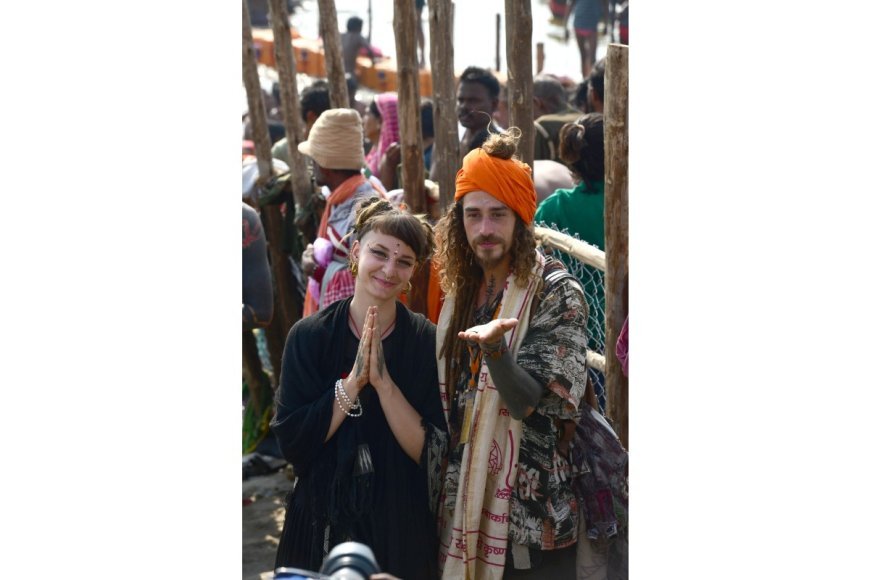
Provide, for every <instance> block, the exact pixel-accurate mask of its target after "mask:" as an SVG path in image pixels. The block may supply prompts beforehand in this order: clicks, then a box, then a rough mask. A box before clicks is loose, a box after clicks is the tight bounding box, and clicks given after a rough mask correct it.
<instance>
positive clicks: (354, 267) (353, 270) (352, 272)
mask: <svg viewBox="0 0 870 580" xmlns="http://www.w3.org/2000/svg"><path fill="white" fill-rule="evenodd" d="M347 269H348V270H350V275H351V276H353V277H354V278H356V275H357V273H358V271H359V267H358V266H357V265H356V262H355V261H353V260H351V261H350V264H348V267H347Z"/></svg>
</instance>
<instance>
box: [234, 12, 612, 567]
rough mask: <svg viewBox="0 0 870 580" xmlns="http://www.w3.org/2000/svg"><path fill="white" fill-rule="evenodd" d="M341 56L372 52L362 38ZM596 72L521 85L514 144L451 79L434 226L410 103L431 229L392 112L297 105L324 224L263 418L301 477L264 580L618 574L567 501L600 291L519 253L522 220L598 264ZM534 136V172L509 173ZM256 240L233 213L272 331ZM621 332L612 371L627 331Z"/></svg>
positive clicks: (491, 111) (607, 544) (527, 249)
mask: <svg viewBox="0 0 870 580" xmlns="http://www.w3.org/2000/svg"><path fill="white" fill-rule="evenodd" d="M419 4H422V3H418V5H419ZM578 4H579V3H578ZM577 10H578V9H577V8H576V7H575V3H574V2H573V1H572V2H569V13H571V14H574V13H575V12H576V11H577ZM577 18H579V17H578V16H575V20H574V23H575V29H576V27H577V22H578V21H577ZM358 21H359V19H358V18H356V19H351V22H348V26H347V28H348V31H349V32H350V33H354V32H355V33H357V34H358V32H359V30H360V28H361V22H358ZM580 36H582V35H580V33H579V32H578V43H579V42H580ZM596 38H597V36H596ZM344 46H351V47H352V48H351V49H349V50H353V51H359V50H363V51H370V50H371V49H370V47H368V46H367V44H366V43H364V42H360V41H359V39H358V38H356V37H354V39H349V40H348V41H347V42H346V43H344ZM581 50H582V48H581ZM421 52H423V51H422V49H421ZM354 54H355V53H354ZM593 54H594V52H593ZM421 58H423V57H422V56H421ZM584 62H585V61H584ZM587 68H588V70H587ZM604 74H605V67H604V61H599V62H597V63H594V62H592V63H589V66H588V67H586V66H585V64H584V74H583V77H582V79H581V80H580V82H578V83H572V82H569V81H568V80H567V79H563V78H558V77H555V76H552V75H539V76H538V77H536V78H535V79H534V87H533V95H534V101H533V105H534V116H535V133H534V135H530V136H528V135H522V133H521V132H520V131H519V130H518V129H516V128H513V127H509V126H508V122H507V117H506V111H505V108H504V106H505V105H506V102H505V101H504V100H503V99H502V98H501V95H502V94H503V91H504V87H502V86H501V85H500V83H499V81H498V79H497V77H496V76H495V75H494V74H493V73H492V72H491V71H488V70H486V69H483V68H480V67H474V66H472V67H468V68H467V69H466V70H464V71H463V72H462V74H461V75H460V76H459V78H458V82H457V92H456V112H457V117H458V121H459V123H460V125H461V137H460V141H459V150H460V154H461V159H462V167H461V169H460V170H459V171H458V173H457V174H456V176H455V184H456V191H455V195H454V198H453V200H452V204H450V205H449V207H448V209H447V211H446V213H444V214H443V215H440V211H439V210H438V208H439V192H438V188H437V185H435V184H434V183H433V182H434V180H435V179H436V178H437V176H438V171H439V167H438V159H437V156H434V155H433V154H432V151H434V145H433V141H434V129H433V127H434V122H435V120H434V119H433V118H432V103H431V101H428V100H424V101H423V102H422V103H421V113H422V114H421V117H422V118H421V129H422V135H423V138H424V151H423V154H424V162H425V163H424V166H425V170H426V174H427V178H428V179H427V181H426V190H427V194H428V200H429V202H430V205H429V209H430V211H429V212H428V213H427V215H412V214H411V213H410V212H409V211H408V209H407V208H406V207H405V205H404V204H403V203H402V193H401V179H400V174H401V172H400V171H399V167H400V165H401V147H400V145H399V140H400V136H399V118H398V107H399V101H398V95H397V94H396V93H391V92H387V93H381V94H377V95H376V96H375V97H374V98H373V99H371V100H370V101H369V102H365V103H361V102H359V101H358V100H357V99H355V98H354V101H353V104H352V106H351V107H350V108H331V107H330V104H329V86H328V85H327V84H326V83H325V82H317V83H314V84H311V85H310V86H308V87H306V88H305V89H304V90H303V91H302V93H301V95H300V103H301V107H300V111H301V115H302V121H303V122H304V126H305V131H304V141H303V142H301V143H300V144H299V147H298V153H301V154H302V155H304V156H305V157H306V160H307V162H308V164H309V167H310V171H311V175H310V177H311V179H312V181H313V183H314V184H316V185H317V188H318V189H316V193H315V195H316V196H322V197H323V198H324V204H323V205H324V207H323V210H322V212H321V214H320V217H319V221H318V223H317V228H316V232H315V236H314V238H313V239H312V240H310V243H309V244H308V245H307V247H306V249H305V251H304V252H303V253H302V257H301V260H300V263H299V266H300V269H301V271H302V273H303V275H304V276H305V279H306V280H307V290H306V295H305V301H304V309H303V312H302V318H301V319H300V320H299V321H298V322H297V323H296V324H294V325H293V327H292V328H291V330H290V333H289V335H288V336H287V338H286V343H285V345H284V351H283V359H282V365H281V372H280V384H279V385H278V388H277V392H276V393H275V408H274V417H273V419H272V421H271V430H272V432H273V433H274V435H275V436H276V438H277V442H278V445H279V447H280V451H281V453H282V454H283V456H284V457H285V458H286V460H287V461H288V462H290V463H291V464H292V465H293V467H294V470H295V474H296V476H297V481H296V484H295V487H294V490H293V491H292V492H291V493H290V494H289V495H288V498H287V501H286V516H285V520H284V528H283V531H282V534H281V538H280V543H279V546H278V550H277V556H276V562H275V566H276V568H278V567H295V568H303V569H309V570H317V569H318V568H319V567H320V564H321V562H322V561H323V558H324V556H325V555H326V554H327V553H328V552H329V550H330V549H331V548H333V547H334V546H336V545H338V544H340V543H342V542H344V541H348V540H353V541H358V542H362V543H364V544H366V545H368V546H369V547H371V549H372V551H373V553H374V554H375V556H376V559H377V561H378V563H379V564H380V566H381V568H382V569H383V570H385V571H387V572H389V573H390V574H392V575H395V576H396V577H400V578H407V579H411V578H415V579H416V578H502V577H504V578H525V577H536V578H584V579H586V578H610V579H615V578H627V556H626V549H625V547H626V546H627V536H626V530H625V529H619V530H618V531H614V533H613V534H612V535H611V536H609V537H599V536H597V532H596V534H593V533H592V531H591V529H592V528H593V526H592V525H591V524H589V522H590V517H592V516H591V515H590V514H593V513H597V511H596V510H600V509H602V506H589V505H586V503H585V502H584V501H583V500H582V498H581V495H580V493H579V491H578V489H579V488H578V486H577V483H576V480H577V478H578V477H579V475H580V474H581V473H582V471H583V470H584V469H588V466H587V465H585V464H578V462H577V461H575V460H574V459H573V457H575V455H572V453H571V452H570V450H571V449H572V448H573V447H574V446H576V445H578V444H579V443H578V441H579V440H578V438H577V435H576V433H575V429H576V427H577V424H578V420H579V417H580V411H581V408H582V406H583V405H586V404H593V405H596V406H597V407H598V408H603V404H602V403H603V401H602V400H600V397H601V396H602V393H597V394H598V395H599V401H598V403H597V404H596V403H595V398H594V397H590V393H591V389H592V382H591V381H590V380H589V375H590V372H591V369H590V368H589V367H588V365H587V349H592V350H598V351H599V352H600V351H601V350H600V349H601V348H602V346H603V345H600V344H594V341H593V340H591V339H590V337H589V335H588V332H587V324H588V322H589V316H590V311H589V307H588V301H589V300H590V299H591V298H592V297H593V294H594V293H601V292H602V291H603V290H602V289H600V288H594V287H588V286H584V284H582V283H581V282H580V281H578V280H577V279H576V278H575V277H574V276H573V275H572V274H571V273H570V272H569V271H568V270H567V269H566V268H565V265H564V264H563V261H562V260H560V259H559V258H560V257H561V256H560V255H559V254H558V253H554V254H548V253H547V252H545V251H543V250H542V249H541V248H540V247H537V246H536V242H535V238H534V235H533V227H534V226H535V224H536V223H537V224H542V225H545V226H547V227H554V228H557V229H562V230H565V231H569V232H570V233H572V234H573V235H575V236H577V237H578V238H580V239H583V240H585V241H587V242H588V243H590V244H593V245H595V246H598V247H599V248H601V249H602V250H603V249H604V240H605V238H604V215H603V214H604V117H603V99H604ZM348 82H349V86H353V83H354V82H355V79H353V78H349V79H348ZM529 138H532V139H534V141H535V159H534V161H533V162H532V163H531V164H527V163H523V162H522V161H520V160H519V159H518V158H517V155H516V151H517V145H518V143H519V142H520V140H521V139H529ZM273 143H274V144H273V147H272V151H271V153H272V156H273V159H275V160H281V161H283V162H286V163H289V156H290V155H291V154H293V153H294V152H291V151H288V146H287V141H286V139H280V138H278V137H277V136H276V137H275V138H274V139H273ZM430 180H431V181H430ZM261 231H262V226H261V224H260V222H259V220H258V219H257V215H256V211H255V210H254V209H253V208H252V207H250V206H248V205H243V252H244V256H245V260H244V263H243V270H244V271H245V272H244V274H243V285H244V292H243V308H242V313H243V329H246V330H247V329H251V328H255V327H258V326H260V327H261V326H263V325H265V324H268V319H269V318H271V316H272V307H271V298H272V288H271V283H270V282H269V280H268V265H267V254H266V251H265V245H264V242H263V239H262V235H261ZM422 268H427V269H430V281H432V284H431V285H430V291H432V292H434V296H433V297H430V301H429V304H430V308H429V309H428V311H427V312H423V313H419V312H414V311H412V310H411V309H410V308H409V306H408V296H409V295H410V293H411V288H412V286H411V283H412V278H414V276H415V274H416V273H417V272H419V271H420V270H421V269H422ZM249 269H250V271H248V270H249ZM264 272H265V275H264ZM432 288H434V290H432ZM432 298H434V304H435V307H434V308H433V307H432V306H431V305H432V304H433V299H432ZM594 298H595V299H596V300H602V299H603V296H597V295H596V296H594ZM266 302H269V305H268V306H267V305H266V304H265V303H266ZM624 334H625V336H624V337H620V345H621V346H620V348H621V350H620V352H619V355H620V360H621V361H623V360H624V364H623V368H624V369H625V372H626V374H627V323H626V327H625V332H624ZM587 524H589V525H587Z"/></svg>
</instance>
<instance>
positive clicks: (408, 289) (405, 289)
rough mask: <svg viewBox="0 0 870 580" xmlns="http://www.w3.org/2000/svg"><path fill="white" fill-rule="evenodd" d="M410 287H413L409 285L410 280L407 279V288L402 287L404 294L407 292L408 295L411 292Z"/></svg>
mask: <svg viewBox="0 0 870 580" xmlns="http://www.w3.org/2000/svg"><path fill="white" fill-rule="evenodd" d="M412 288H413V286H411V281H410V280H408V287H407V288H404V289H403V290H402V292H404V293H405V294H409V295H410V294H411V289H412Z"/></svg>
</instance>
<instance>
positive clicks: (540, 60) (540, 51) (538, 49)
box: [535, 42, 544, 74]
mask: <svg viewBox="0 0 870 580" xmlns="http://www.w3.org/2000/svg"><path fill="white" fill-rule="evenodd" d="M542 70H544V43H543V42H539V43H538V44H536V45H535V74H540V73H541V71H542Z"/></svg>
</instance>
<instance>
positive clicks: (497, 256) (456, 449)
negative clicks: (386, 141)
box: [436, 130, 588, 579]
mask: <svg viewBox="0 0 870 580" xmlns="http://www.w3.org/2000/svg"><path fill="white" fill-rule="evenodd" d="M517 139H518V135H517V132H516V130H512V131H508V132H507V133H504V134H501V135H491V136H490V137H489V139H488V140H487V141H486V143H484V145H483V147H482V148H478V149H474V150H472V151H471V152H470V153H468V155H466V156H465V159H464V160H463V163H462V169H460V170H459V172H458V173H457V175H456V198H455V199H456V202H455V203H454V205H453V207H452V208H451V209H450V210H449V211H448V213H447V214H446V215H445V216H444V217H443V218H442V219H441V220H440V221H439V222H438V225H437V226H436V240H437V245H438V249H437V254H436V259H437V262H438V265H439V269H440V276H441V286H442V289H443V291H444V293H445V299H444V305H443V307H442V309H441V314H440V317H439V320H438V332H437V347H436V352H437V355H438V373H439V383H440V388H441V400H442V402H443V404H444V412H445V416H446V418H447V422H448V425H449V427H450V444H449V455H448V458H449V459H448V464H447V469H446V473H445V476H444V484H443V485H444V489H443V491H442V493H441V505H440V512H439V522H438V523H439V534H440V536H441V538H440V544H439V561H440V563H441V566H442V577H443V578H487V579H489V578H496V579H497V578H502V576H504V577H505V578H512V577H517V575H521V576H523V577H530V576H529V574H532V575H533V576H534V577H536V578H574V577H575V576H576V574H577V570H576V564H575V560H576V555H577V550H576V543H577V538H578V534H579V532H580V529H581V528H580V526H581V523H582V521H583V519H582V517H581V514H580V508H579V505H578V502H577V499H576V496H575V493H574V491H573V489H572V487H571V484H572V479H573V474H572V470H571V465H570V463H569V460H568V446H569V443H570V442H571V440H572V437H573V434H574V430H573V427H574V424H575V423H574V420H576V419H577V418H578V417H579V408H580V404H581V401H582V400H583V397H584V391H585V388H586V318H587V313H588V310H587V307H586V302H585V300H584V298H583V290H582V289H581V286H580V284H579V283H578V282H577V280H575V279H574V278H573V277H572V276H571V275H570V274H568V273H567V271H566V270H565V268H564V266H563V265H562V264H561V263H560V262H558V261H556V260H554V259H552V258H546V259H545V257H544V256H543V254H541V253H540V252H539V251H537V250H536V248H535V239H534V234H533V230H532V220H533V218H534V214H535V208H536V195H535V186H534V183H533V181H532V176H531V170H530V169H529V166H528V165H526V164H525V163H522V162H521V161H519V160H518V159H516V158H515V157H514V156H513V154H514V152H515V151H516V141H517ZM530 570H534V572H530Z"/></svg>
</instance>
